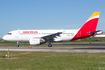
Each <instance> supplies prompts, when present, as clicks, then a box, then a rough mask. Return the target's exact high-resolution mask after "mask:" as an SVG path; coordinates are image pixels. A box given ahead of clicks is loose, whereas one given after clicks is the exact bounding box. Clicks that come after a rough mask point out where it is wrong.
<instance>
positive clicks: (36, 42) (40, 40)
mask: <svg viewBox="0 0 105 70" xmlns="http://www.w3.org/2000/svg"><path fill="white" fill-rule="evenodd" d="M45 42H46V41H45V39H43V38H31V39H30V40H29V43H30V45H39V44H43V43H45Z"/></svg>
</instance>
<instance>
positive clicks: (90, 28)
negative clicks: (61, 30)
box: [72, 12, 100, 40]
mask: <svg viewBox="0 0 105 70" xmlns="http://www.w3.org/2000/svg"><path fill="white" fill-rule="evenodd" d="M99 15H100V12H94V13H93V14H92V15H91V16H90V18H89V19H88V20H87V21H86V22H85V24H84V25H83V26H82V27H81V28H80V29H79V30H78V32H77V34H76V35H75V36H74V37H73V39H72V40H76V39H81V38H85V37H89V36H92V35H94V34H89V32H94V31H96V28H97V23H98V19H99ZM78 35H79V36H78Z"/></svg>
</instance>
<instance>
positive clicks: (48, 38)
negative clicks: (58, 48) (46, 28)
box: [41, 32, 62, 41]
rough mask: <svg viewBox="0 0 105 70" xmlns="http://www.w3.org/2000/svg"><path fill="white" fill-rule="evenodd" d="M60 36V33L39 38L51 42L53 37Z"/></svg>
mask: <svg viewBox="0 0 105 70" xmlns="http://www.w3.org/2000/svg"><path fill="white" fill-rule="evenodd" d="M60 34H62V32H57V33H53V34H50V35H46V36H43V37H41V38H44V39H46V41H48V40H50V41H51V40H52V39H53V38H54V37H56V36H59V35H60Z"/></svg>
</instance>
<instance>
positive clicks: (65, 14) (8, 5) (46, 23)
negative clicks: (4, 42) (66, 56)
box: [0, 0, 105, 38]
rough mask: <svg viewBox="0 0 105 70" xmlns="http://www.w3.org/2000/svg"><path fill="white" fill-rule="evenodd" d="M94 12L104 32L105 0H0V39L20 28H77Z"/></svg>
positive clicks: (98, 27)
mask: <svg viewBox="0 0 105 70" xmlns="http://www.w3.org/2000/svg"><path fill="white" fill-rule="evenodd" d="M95 11H100V12H101V13H100V18H99V22H98V26H97V30H102V31H103V32H105V0H0V38H2V37H3V36H4V35H6V34H7V33H8V32H10V31H12V30H18V29H19V30H23V29H24V30H25V29H26V30H28V29H34V30H36V29H78V28H80V27H81V26H82V25H83V24H84V23H85V22H86V20H87V19H88V18H89V17H90V16H91V15H92V14H93V12H95Z"/></svg>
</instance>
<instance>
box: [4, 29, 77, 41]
mask: <svg viewBox="0 0 105 70" xmlns="http://www.w3.org/2000/svg"><path fill="white" fill-rule="evenodd" d="M57 32H62V33H61V34H60V35H59V36H56V37H55V38H54V41H55V42H57V41H70V40H71V39H72V38H73V37H74V36H75V34H76V33H77V32H78V29H77V30H14V31H11V32H9V33H8V34H7V35H5V36H4V37H3V39H4V40H7V41H17V42H29V40H30V39H31V38H33V37H34V38H41V37H44V36H48V35H51V34H54V33H57Z"/></svg>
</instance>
